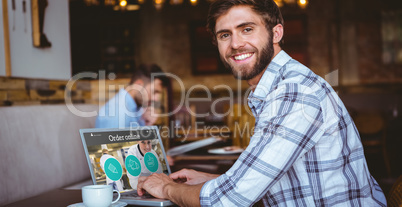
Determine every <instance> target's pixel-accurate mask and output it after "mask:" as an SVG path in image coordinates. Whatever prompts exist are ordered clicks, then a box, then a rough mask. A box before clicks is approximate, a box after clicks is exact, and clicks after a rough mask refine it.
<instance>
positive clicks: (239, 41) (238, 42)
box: [231, 34, 245, 49]
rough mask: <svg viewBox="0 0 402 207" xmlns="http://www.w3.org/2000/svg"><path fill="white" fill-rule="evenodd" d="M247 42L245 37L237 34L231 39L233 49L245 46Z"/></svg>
mask: <svg viewBox="0 0 402 207" xmlns="http://www.w3.org/2000/svg"><path fill="white" fill-rule="evenodd" d="M244 44H245V41H244V39H243V38H242V37H241V36H239V35H236V34H233V35H232V39H231V46H232V48H233V49H239V48H241V47H243V46H244Z"/></svg>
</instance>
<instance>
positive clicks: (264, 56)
mask: <svg viewBox="0 0 402 207" xmlns="http://www.w3.org/2000/svg"><path fill="white" fill-rule="evenodd" d="M234 52H235V51H234ZM254 55H255V53H254ZM273 56H274V45H273V44H272V35H270V38H269V40H268V42H267V44H266V45H265V47H263V48H262V50H261V53H260V54H259V56H258V59H257V61H256V63H255V65H254V68H253V69H252V70H251V71H250V72H247V70H246V68H243V67H240V68H239V69H238V70H236V69H235V68H234V67H233V66H232V65H230V64H229V63H228V62H227V61H226V60H225V59H224V58H223V57H222V55H221V60H222V63H223V65H224V66H225V67H226V68H228V69H230V70H231V71H232V73H233V75H234V77H235V78H236V79H240V80H250V79H253V78H254V77H256V76H257V75H258V74H260V73H261V72H262V71H264V70H265V68H266V67H267V66H268V64H269V63H270V62H271V60H272V57H273Z"/></svg>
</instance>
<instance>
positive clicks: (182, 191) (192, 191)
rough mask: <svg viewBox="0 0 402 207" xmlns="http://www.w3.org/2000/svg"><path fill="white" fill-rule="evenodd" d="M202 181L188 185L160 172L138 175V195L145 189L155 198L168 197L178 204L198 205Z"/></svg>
mask: <svg viewBox="0 0 402 207" xmlns="http://www.w3.org/2000/svg"><path fill="white" fill-rule="evenodd" d="M203 185H204V183H201V184H197V185H188V184H180V183H175V182H174V181H173V179H172V178H170V177H168V176H167V175H165V174H163V173H161V174H157V173H154V174H152V175H150V176H148V177H140V178H139V182H138V187H137V192H138V195H139V196H142V195H143V194H144V193H145V191H147V192H148V193H150V194H151V195H153V196H155V197H157V198H163V199H169V200H171V201H172V202H173V203H175V204H177V205H179V206H200V199H199V195H200V191H201V188H202V186H203Z"/></svg>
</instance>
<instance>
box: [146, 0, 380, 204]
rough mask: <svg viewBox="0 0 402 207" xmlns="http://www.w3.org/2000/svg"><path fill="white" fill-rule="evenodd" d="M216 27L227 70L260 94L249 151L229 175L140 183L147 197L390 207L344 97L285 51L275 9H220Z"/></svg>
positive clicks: (243, 0)
mask: <svg viewBox="0 0 402 207" xmlns="http://www.w3.org/2000/svg"><path fill="white" fill-rule="evenodd" d="M207 22H208V23H207V26H208V29H209V30H210V31H211V33H212V34H213V37H214V39H215V42H216V45H217V47H218V50H219V53H220V56H221V60H222V61H223V63H224V65H225V66H226V67H227V68H229V69H230V70H232V72H233V74H234V76H235V77H236V78H238V79H242V80H246V81H247V82H248V84H249V85H250V87H251V89H253V90H252V92H251V93H250V95H249V97H248V105H249V107H250V109H251V111H252V112H253V115H254V116H255V118H256V124H255V129H254V134H253V136H252V137H251V139H250V144H249V145H248V147H247V148H246V150H245V151H244V152H242V154H241V155H240V156H239V158H238V160H237V161H236V162H235V163H234V165H233V166H232V167H231V168H230V169H229V170H228V171H227V172H226V173H224V174H222V175H215V174H208V173H202V172H197V171H194V170H181V171H178V172H176V173H173V174H171V175H170V176H167V175H165V174H156V173H154V174H152V175H151V176H148V177H140V179H139V183H138V194H139V195H140V196H141V195H143V194H144V192H145V191H147V192H148V193H150V194H152V195H153V196H155V197H158V198H164V199H169V200H171V201H172V202H174V203H176V204H177V205H179V206H200V205H201V206H252V205H253V204H255V203H256V202H257V201H259V200H262V203H263V204H264V205H265V206H386V199H385V196H384V194H383V192H382V190H381V188H380V186H379V185H378V183H377V182H376V180H375V179H374V178H373V177H372V176H371V174H370V172H369V170H368V167H367V163H366V160H365V157H364V151H363V147H362V143H361V141H360V138H359V134H358V132H357V129H356V127H355V125H354V123H353V120H352V119H351V117H350V115H349V114H348V112H347V110H346V108H345V106H344V105H343V103H342V101H341V100H340V98H339V97H338V95H337V93H336V92H335V91H334V90H333V89H332V87H331V86H330V85H329V84H328V83H327V82H326V81H325V80H323V79H322V78H321V77H319V76H317V75H316V74H314V73H313V72H312V71H311V70H310V69H308V68H307V67H305V66H304V65H302V64H300V63H299V62H298V61H296V60H294V59H292V58H291V57H290V56H289V55H288V54H287V53H286V52H285V51H283V50H282V49H281V42H282V37H283V33H284V23H283V18H282V15H281V13H280V11H279V8H278V7H277V5H276V4H275V2H274V0H216V1H213V2H212V3H211V6H210V10H209V14H208V19H207ZM175 180H186V181H185V183H179V182H175Z"/></svg>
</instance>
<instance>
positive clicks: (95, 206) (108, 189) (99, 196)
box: [81, 185, 120, 207]
mask: <svg viewBox="0 0 402 207" xmlns="http://www.w3.org/2000/svg"><path fill="white" fill-rule="evenodd" d="M81 190H82V201H83V203H84V205H85V206H86V207H107V206H110V204H113V203H116V202H117V201H118V200H119V199H120V193H119V191H117V190H113V187H112V186H111V185H87V186H84V187H82V189H81ZM113 192H117V193H118V197H117V199H116V200H114V201H113Z"/></svg>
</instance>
